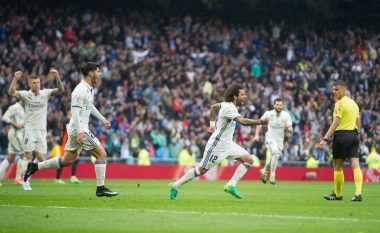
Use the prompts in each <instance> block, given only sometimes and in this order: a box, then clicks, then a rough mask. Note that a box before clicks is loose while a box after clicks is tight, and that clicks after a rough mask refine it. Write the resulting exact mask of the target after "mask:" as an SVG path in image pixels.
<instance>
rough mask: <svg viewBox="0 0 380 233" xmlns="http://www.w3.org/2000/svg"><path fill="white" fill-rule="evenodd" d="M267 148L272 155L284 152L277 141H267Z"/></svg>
mask: <svg viewBox="0 0 380 233" xmlns="http://www.w3.org/2000/svg"><path fill="white" fill-rule="evenodd" d="M265 147H266V148H268V149H269V150H270V154H271V155H272V154H281V152H282V149H283V148H282V147H280V145H279V144H278V143H277V142H276V141H271V140H266V141H265Z"/></svg>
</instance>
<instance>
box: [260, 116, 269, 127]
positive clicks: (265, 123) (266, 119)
mask: <svg viewBox="0 0 380 233" xmlns="http://www.w3.org/2000/svg"><path fill="white" fill-rule="evenodd" d="M269 120H270V118H269V117H266V118H264V119H263V120H262V122H263V123H262V125H267V124H269Z"/></svg>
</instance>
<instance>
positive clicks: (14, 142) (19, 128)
mask: <svg viewBox="0 0 380 233" xmlns="http://www.w3.org/2000/svg"><path fill="white" fill-rule="evenodd" d="M2 120H3V121H4V122H5V123H7V124H9V125H10V129H9V131H8V156H7V158H6V159H4V160H3V161H2V162H1V164H0V179H2V178H3V177H4V176H5V172H6V171H7V169H8V168H9V165H11V164H12V163H13V161H14V160H15V158H16V155H17V154H18V155H21V157H20V158H19V160H18V162H17V169H16V177H15V180H14V182H15V183H22V179H21V173H22V169H21V166H22V153H23V152H24V150H23V146H22V141H23V138H24V124H25V111H24V103H23V102H22V100H19V101H17V102H16V103H15V104H13V105H11V106H10V107H9V108H8V109H7V111H6V112H5V113H4V115H3V119H2Z"/></svg>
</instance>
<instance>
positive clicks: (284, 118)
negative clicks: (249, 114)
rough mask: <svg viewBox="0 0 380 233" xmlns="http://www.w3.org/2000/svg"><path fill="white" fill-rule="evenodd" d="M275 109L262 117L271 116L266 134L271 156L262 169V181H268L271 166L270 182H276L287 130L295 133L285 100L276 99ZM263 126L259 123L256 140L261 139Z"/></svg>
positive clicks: (266, 143)
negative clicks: (284, 106)
mask: <svg viewBox="0 0 380 233" xmlns="http://www.w3.org/2000/svg"><path fill="white" fill-rule="evenodd" d="M273 104H274V109H273V110H270V111H266V112H265V113H264V115H263V116H262V117H261V119H265V118H270V121H269V124H268V131H267V132H266V134H265V146H266V147H267V149H269V151H270V154H271V157H270V159H267V161H266V162H265V166H264V168H263V169H261V170H260V175H261V181H262V182H263V183H264V184H265V183H266V182H267V173H268V170H269V168H270V178H269V183H270V184H273V185H274V184H276V168H277V164H278V159H279V158H280V155H281V151H282V150H283V148H284V137H285V131H288V132H290V133H293V127H292V120H291V118H290V115H289V113H288V112H285V111H283V100H282V99H280V98H277V99H275V100H274V103H273ZM261 128H262V126H261V125H259V126H257V128H256V132H255V138H254V140H255V141H259V134H260V131H261Z"/></svg>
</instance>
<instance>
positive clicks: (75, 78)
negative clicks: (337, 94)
mask: <svg viewBox="0 0 380 233" xmlns="http://www.w3.org/2000/svg"><path fill="white" fill-rule="evenodd" d="M0 15H1V17H0V109H1V112H2V113H4V111H5V110H6V109H7V107H8V106H9V105H11V104H12V103H14V102H15V99H13V98H11V97H10V96H9V95H7V88H8V86H9V83H10V81H11V79H12V76H13V73H14V72H15V71H17V70H22V71H24V72H25V74H26V76H27V75H29V74H31V73H36V74H37V75H39V76H40V77H41V79H42V82H43V84H42V85H43V87H49V86H52V87H53V86H54V83H53V81H52V80H48V79H47V78H46V74H47V73H48V70H49V69H50V68H51V67H55V68H57V69H58V70H59V72H60V73H61V75H62V80H63V83H64V86H65V93H64V94H62V95H60V96H58V97H56V98H54V99H52V100H51V101H50V104H49V109H50V110H49V112H50V114H49V115H48V132H49V136H48V140H49V143H50V145H51V146H52V145H53V144H54V142H56V141H59V140H60V136H61V130H62V128H63V125H62V124H63V122H66V121H67V119H66V114H67V112H68V111H69V108H70V93H71V91H72V89H73V88H74V87H75V85H76V84H77V83H78V82H79V80H80V78H81V76H80V72H79V67H80V65H81V64H82V63H83V62H84V61H96V62H99V64H100V65H101V73H102V78H103V80H102V84H101V86H100V87H99V88H97V89H96V92H97V94H96V96H97V98H96V100H95V102H96V105H97V107H98V109H99V110H100V112H101V113H103V114H104V115H105V116H107V118H108V120H109V121H110V122H111V123H112V130H105V129H103V128H102V127H100V125H98V123H97V122H96V121H95V120H94V121H92V127H93V129H94V132H96V134H97V136H98V138H99V140H101V142H102V144H103V145H104V146H105V148H107V151H108V155H109V156H110V157H114V158H121V159H123V160H126V161H130V160H131V158H132V157H136V156H137V155H138V153H139V152H140V150H141V149H145V150H146V151H148V152H149V153H150V156H151V157H152V158H158V159H161V161H165V160H167V161H172V159H175V158H177V157H178V155H179V153H180V151H181V150H183V149H185V150H187V151H188V152H190V153H191V154H195V155H196V157H197V158H200V157H202V153H203V149H204V147H205V143H206V142H207V139H208V138H209V133H207V127H208V125H209V121H208V110H209V107H210V106H211V104H213V103H216V102H219V101H222V100H223V91H224V90H225V88H226V87H227V86H228V85H229V84H231V83H232V82H238V83H240V84H242V85H243V86H244V87H245V88H246V92H247V95H248V98H247V101H246V105H245V107H244V108H243V109H242V112H243V114H244V115H245V116H246V117H251V118H258V117H260V116H261V115H262V114H263V113H264V112H265V111H266V110H268V109H272V108H273V106H272V105H273V100H274V99H276V98H278V97H280V98H283V99H284V102H285V106H286V109H287V111H289V113H290V114H291V117H292V121H293V127H294V131H295V132H294V134H293V135H287V138H286V141H285V145H284V154H283V155H282V156H281V158H280V159H281V160H283V161H306V159H307V158H308V157H309V156H310V155H313V156H314V157H315V158H316V159H318V160H319V161H320V162H326V161H327V158H328V154H329V153H330V151H331V150H330V148H326V150H325V151H320V150H319V149H317V145H318V142H319V140H320V138H321V133H323V132H326V130H327V127H328V126H329V125H330V124H331V121H332V112H331V109H333V108H332V106H333V104H334V100H333V99H332V98H333V97H332V93H331V86H332V83H333V82H334V81H335V80H338V79H341V80H344V81H346V82H347V83H349V85H350V88H349V89H350V96H351V97H353V98H354V99H355V100H356V102H357V103H358V105H359V107H360V110H361V119H362V126H363V127H362V129H361V134H360V137H361V146H360V148H361V153H362V155H363V156H365V155H367V154H368V153H369V151H370V149H371V147H372V146H376V147H377V149H379V142H380V115H379V109H380V95H379V92H380V43H379V38H380V34H379V35H377V34H376V33H375V31H374V30H371V28H370V27H367V28H366V27H353V28H348V27H346V28H329V27H320V26H319V25H318V24H313V23H306V22H305V23H298V24H293V23H287V22H272V21H270V20H269V21H268V22H267V23H265V24H264V23H257V24H255V23H254V22H252V25H251V26H243V25H237V24H235V25H234V24H227V23H225V22H222V21H221V20H220V19H216V18H208V19H201V18H197V17H192V16H189V15H188V16H178V17H177V16H166V15H164V14H160V13H151V12H141V11H130V12H128V13H125V14H114V15H108V14H105V13H101V12H93V11H86V10H78V9H74V8H71V7H67V8H57V9H51V8H48V7H46V8H41V6H38V7H37V6H32V5H29V6H26V7H25V8H24V9H21V8H17V7H14V6H13V7H11V6H10V5H9V4H4V6H3V7H1V8H0ZM25 80H26V79H24V83H23V84H21V87H20V88H24V89H27V87H26V83H25ZM252 130H254V129H251V128H249V127H242V126H238V127H237V132H236V133H235V140H236V141H237V142H238V143H239V144H241V145H244V147H246V148H247V149H248V150H249V151H250V152H252V154H256V155H257V156H258V157H259V158H260V159H265V147H264V144H263V138H262V140H261V141H260V142H259V143H256V142H254V141H253V137H254V132H252ZM6 133H7V127H2V128H1V132H0V138H1V145H0V147H1V153H0V154H6V148H7V139H6ZM263 136H264V135H262V137H263ZM145 150H144V151H145Z"/></svg>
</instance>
